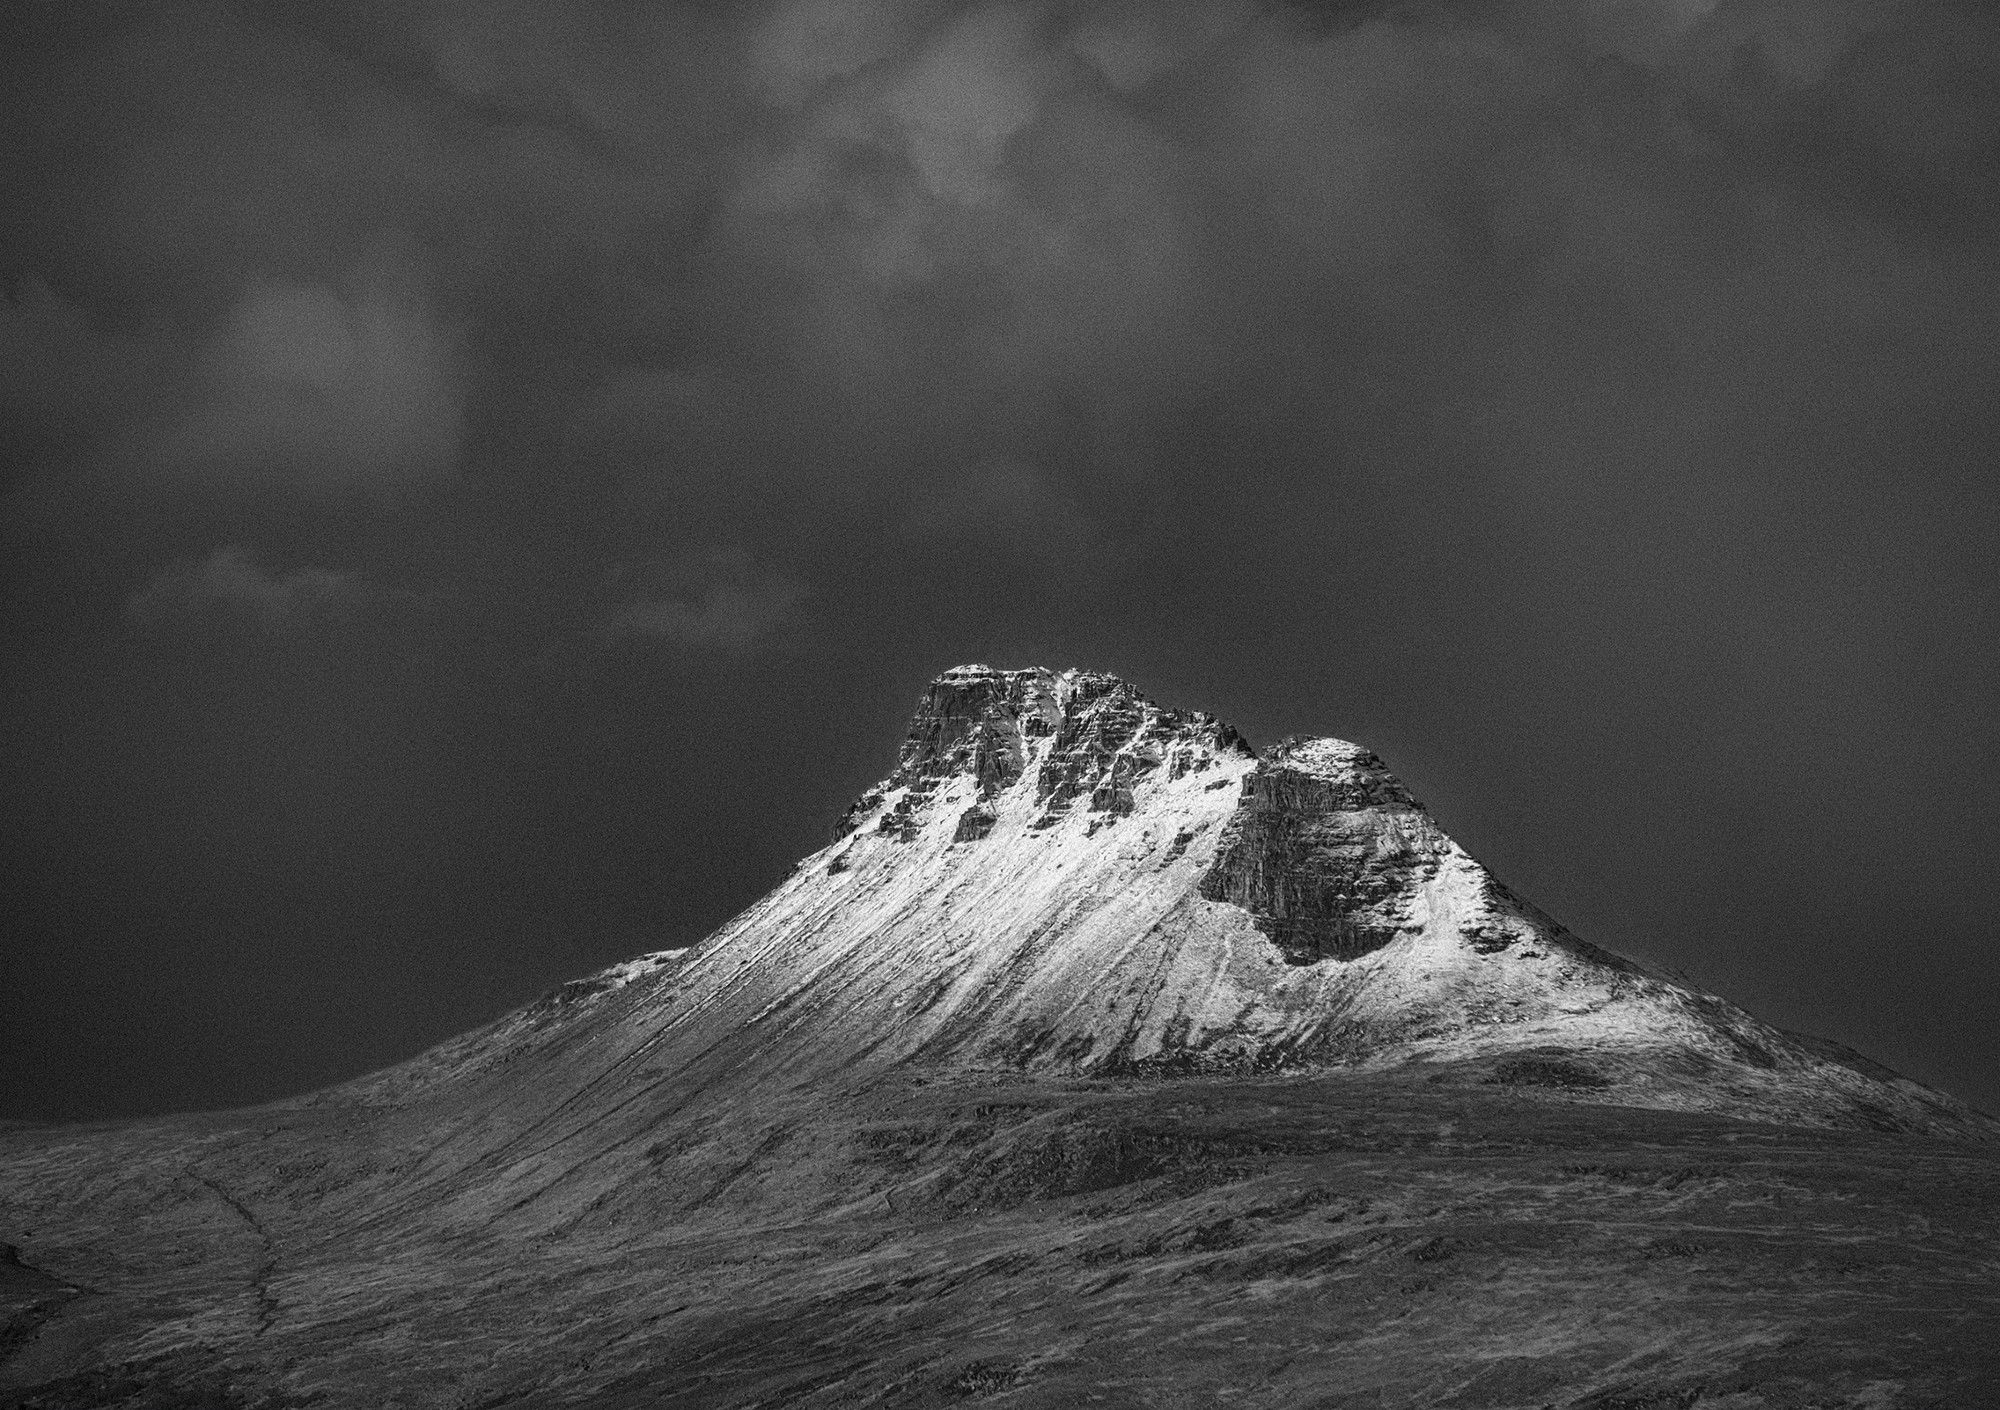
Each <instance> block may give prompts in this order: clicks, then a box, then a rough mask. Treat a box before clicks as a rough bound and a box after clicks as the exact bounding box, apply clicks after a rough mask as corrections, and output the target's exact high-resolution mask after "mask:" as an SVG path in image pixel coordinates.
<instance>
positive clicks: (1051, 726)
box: [834, 666, 1250, 842]
mask: <svg viewBox="0 0 2000 1410" xmlns="http://www.w3.org/2000/svg"><path fill="white" fill-rule="evenodd" d="M1249 754H1250V747H1249V745H1247V744H1246V743H1244V741H1243V738H1242V736H1240V735H1238V734H1237V733H1236V731H1235V730H1233V729H1231V728H1230V727H1229V726H1227V725H1225V724H1222V723H1220V722H1219V721H1217V720H1216V719H1215V717H1214V716H1212V715H1207V714H1203V713H1201V712H1199V711H1183V710H1166V709H1162V708H1161V707H1159V706H1158V705H1155V704H1154V703H1153V702H1152V701H1150V700H1148V699H1146V698H1145V697H1144V696H1143V695H1141V694H1139V692H1138V691H1136V690H1134V689H1133V688H1132V687H1131V686H1129V685H1127V684H1126V683H1125V682H1124V681H1121V680H1119V679H1118V678H1117V677H1115V676H1107V675H1099V674H1097V673H1094V672H1090V671H1064V672H1061V673H1060V674H1058V673H1056V672H1052V671H1046V670H1040V669H1031V670H1024V671H996V670H994V669H993V668H992V667H990V666H959V667H957V668H955V669H953V670H949V671H946V672H945V673H944V674H943V675H941V676H939V677H938V678H937V679H936V680H934V681H932V682H931V684H930V686H929V688H928V689H926V690H925V691H924V694H923V698H922V699H921V700H920V701H918V703H917V713H916V716H915V718H914V719H912V720H911V722H910V733H909V737H908V738H907V739H906V740H905V741H904V743H903V748H902V752H901V753H900V754H899V755H898V757H897V760H896V769H895V772H894V773H892V774H890V775H889V777H888V778H887V779H885V780H883V782H882V783H881V785H880V786H878V787H876V788H872V789H870V790H869V791H868V792H866V793H864V794H862V795H861V797H860V798H858V799H856V800H855V802H854V805H853V806H852V807H850V808H849V809H848V810H847V812H846V814H845V815H843V816H842V818H841V820H840V823H839V825H838V826H837V827H836V828H835V829H834V838H835V840H836V841H838V840H839V839H840V838H842V837H845V836H846V835H847V834H848V833H850V832H852V831H854V830H855V829H856V828H857V827H859V826H860V825H861V823H862V821H863V820H864V819H866V818H868V817H870V816H871V815H875V814H876V813H877V810H878V809H880V808H881V806H882V804H883V802H884V801H885V800H886V799H888V798H889V797H890V795H892V794H895V795H897V796H896V798H895V801H894V803H893V804H892V806H891V807H890V808H889V809H887V810H886V811H882V812H881V813H880V814H879V817H878V820H877V822H876V824H875V826H876V829H877V830H878V831H880V832H883V833H887V834H889V835H890V836H893V837H896V838H897V839H898V840H900V841H905V842H907V841H912V840H914V838H915V837H916V835H917V834H916V831H915V829H913V828H912V827H910V826H909V822H910V819H911V818H912V816H913V815H914V814H915V813H916V812H917V811H918V810H919V809H921V808H923V807H925V806H926V805H927V804H929V803H930V801H931V800H932V798H933V796H934V795H935V794H936V793H937V792H938V790H939V788H940V787H942V786H944V785H946V784H948V783H951V782H953V781H956V780H962V779H970V780H971V781H972V783H973V785H974V787H975V791H976V793H977V795H978V798H979V800H980V801H979V802H978V803H977V804H975V805H974V806H973V807H971V808H968V809H967V810H966V812H965V813H964V814H962V815H961V818H960V826H959V829H958V831H957V833H955V834H954V838H953V840H954V841H958V842H970V841H977V840H978V839H979V838H981V837H984V836H985V835H986V834H987V833H988V832H990V831H991V830H992V827H993V823H994V821H995V820H996V815H995V814H994V813H993V811H992V809H991V808H990V807H989V806H987V804H988V803H989V801H990V800H991V799H992V798H994V797H995V796H996V795H997V794H999V793H1001V792H1002V791H1003V790H1005V789H1008V788H1010V787H1012V786H1013V785H1014V784H1015V783H1016V782H1017V781H1018V780H1019V779H1020V778H1021V776H1022V773H1023V771H1024V770H1025V769H1026V768H1027V767H1028V765H1029V763H1030V762H1031V761H1032V762H1033V763H1034V765H1035V778H1034V795H1035V800H1036V802H1037V804H1038V805H1039V807H1040V810H1041V811H1040V813H1039V815H1038V816H1037V817H1036V819H1035V821H1034V823H1033V824H1032V825H1033V826H1035V827H1037V828H1047V827H1052V826H1054V825H1055V823H1056V822H1057V820H1059V819H1060V818H1061V816H1062V815H1063V814H1065V813H1067V812H1068V811H1069V809H1070V806H1071V804H1072V803H1073V802H1074V801H1075V800H1077V799H1079V798H1085V797H1087V798H1088V799H1089V800H1090V802H1089V808H1090V811H1092V812H1101V813H1102V812H1108V813H1113V814H1118V815H1121V816H1122V815H1123V814H1126V813H1130V812H1131V811H1132V806H1133V793H1132V789H1133V785H1134V784H1136V783H1137V782H1138V781H1139V780H1140V779H1142V778H1144V777H1145V776H1146V775H1147V774H1149V773H1151V772H1152V771H1153V770H1155V769H1157V768H1160V767H1161V766H1163V765H1164V766H1165V767H1166V768H1167V769H1168V770H1169V772H1170V774H1171V776H1173V777H1175V778H1178V777H1180V775H1181V774H1183V773H1186V772H1188V771H1190V770H1194V771H1197V772H1199V771H1201V770H1204V769H1207V768H1208V767H1210V765H1211V764H1212V763H1213V761H1214V760H1215V759H1216V758H1218V757H1236V756H1242V757H1248V756H1249Z"/></svg>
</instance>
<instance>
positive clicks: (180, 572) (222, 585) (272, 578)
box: [125, 544, 365, 632]
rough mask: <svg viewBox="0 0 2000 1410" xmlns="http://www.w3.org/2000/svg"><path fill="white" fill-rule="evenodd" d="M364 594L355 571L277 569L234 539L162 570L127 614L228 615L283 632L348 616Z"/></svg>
mask: <svg viewBox="0 0 2000 1410" xmlns="http://www.w3.org/2000/svg"><path fill="white" fill-rule="evenodd" d="M364 594H365V590H364V588H363V586H362V584H361V581H360V579H358V578H356V577H355V576H354V575H352V574H349V573H337V572H333V571H331V570H330V569H326V568H312V567H306V568H295V569H293V570H292V571H291V572H289V573H272V572H270V571H268V570H266V569H264V568H261V567H259V566H258V565H257V563H256V561H255V560H254V559H253V558H252V557H251V555H250V552H249V550H248V549H246V548H244V547H242V546H241V545H238V544H230V545H227V546H225V547H222V548H218V549H216V550H215V552H213V553H211V554H210V555H209V556H208V557H207V558H205V559H199V560H195V559H184V560H182V561H181V562H178V563H175V564H173V565H172V566H170V567H168V568H164V569H162V570H161V571H160V572H158V573H156V574H155V575H154V576H153V578H152V580H151V581H150V582H148V583H147V584H146V585H145V586H144V587H143V588H141V589H140V590H139V591H138V592H136V593H134V594H133V595H132V596H131V597H130V598H129V599H128V600H127V601H126V604H125V614H126V616H127V617H128V618H130V619H131V620H132V621H134V622H138V623H141V624H144V625H148V626H152V625H158V624H162V623H167V622H173V621H195V620H200V619H204V618H214V617H223V618H228V619H235V620H238V621H244V622H249V623H252V624H254V625H256V626H258V627H261V628H263V629H264V630H266V631H272V632H279V631H287V630H292V629H296V628H299V627H302V626H306V625H309V624H312V623H315V622H324V621H330V620H338V619H340V618H343V617H345V616H347V615H348V614H349V612H350V611H351V609H352V608H353V606H354V605H355V604H356V603H357V602H358V601H360V600H361V598H362V597H363V596H364Z"/></svg>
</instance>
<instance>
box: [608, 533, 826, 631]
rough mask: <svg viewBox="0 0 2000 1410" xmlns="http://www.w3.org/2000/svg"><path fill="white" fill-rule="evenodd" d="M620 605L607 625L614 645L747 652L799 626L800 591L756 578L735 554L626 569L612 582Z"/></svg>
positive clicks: (764, 577)
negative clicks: (634, 643) (630, 643)
mask: <svg viewBox="0 0 2000 1410" xmlns="http://www.w3.org/2000/svg"><path fill="white" fill-rule="evenodd" d="M613 576H614V579H615V581H616V584H617V590H618V592H619V595H621V596H623V597H624V598H625V601H624V602H623V603H622V604H621V605H619V606H618V607H617V608H615V609H614V610H613V612H612V614H611V616H610V619H609V621H608V622H607V624H606V631H607V632H608V633H609V634H610V635H611V636H613V637H619V638H625V639H628V640H635V641H641V642H659V643H663V644H668V645H672V646H679V647H692V648H708V649H718V650H724V651H731V652H745V651H750V650H753V649H756V648H759V647H763V646H767V645H770V644H771V643H772V642H774V641H775V640H776V639H778V638H779V637H780V636H781V635H782V633H783V632H784V631H785V630H786V629H787V628H790V627H792V626H794V625H796V624H797V622H798V613H797V609H798V604H799V602H800V600H801V599H802V598H803V597H804V593H803V591H802V590H801V589H800V588H799V587H798V585H797V584H795V583H791V582H788V581H786V580H785V579H783V578H781V577H777V576H775V575H771V574H768V573H764V572H760V571H759V570H758V569H757V568H756V567H755V566H754V565H753V564H752V563H751V562H750V560H749V559H748V558H747V557H745V556H743V555H740V554H726V553H725V554H712V555H706V556H702V557H698V558H696V559H694V560H691V561H688V562H684V563H674V564H663V563H658V562H655V563H648V564H639V565H627V566H625V567H624V568H621V569H620V570H618V571H617V572H616V573H615V574H614V575H613Z"/></svg>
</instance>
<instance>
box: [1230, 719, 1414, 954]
mask: <svg viewBox="0 0 2000 1410" xmlns="http://www.w3.org/2000/svg"><path fill="white" fill-rule="evenodd" d="M1449 847H1450V839H1449V838H1447V837H1446V836H1445V835H1444V834H1443V833H1442V832H1440V831H1439V830H1438V829H1437V827H1436V826H1435V825H1434V824H1433V823H1432V822H1431V820H1430V816H1429V814H1427V813H1426V812H1425V811H1424V808H1423V805H1422V804H1421V803H1419V802H1417V800H1416V799H1414V798H1412V797H1410V795H1409V791H1408V790H1407V789H1405V788H1404V787H1403V785H1402V784H1401V783H1399V782H1397V781H1396V779H1395V777H1394V776H1393V775H1391V774H1390V772H1389V771H1388V770H1387V769H1386V768H1384V767H1383V765H1382V761H1381V760H1380V759H1378V758H1376V757H1375V756H1374V755H1373V754H1371V753H1369V752H1368V751H1367V750H1365V749H1362V748H1360V747H1358V746H1356V745H1352V744H1348V743H1345V742H1344V741H1341V740H1333V739H1315V740H1307V741H1305V742H1303V743H1287V744H1283V745H1280V746H1278V747H1277V748H1276V749H1273V750H1271V751H1270V752H1269V753H1268V754H1266V755H1265V756H1264V758H1263V759H1262V760H1261V761H1260V762H1259V763H1258V765H1257V767H1256V768H1255V769H1254V770H1252V771H1251V772H1250V773H1249V774H1248V775H1246V776H1245V777H1244V779H1243V796H1242V799H1241V801H1240V802H1239V803H1238V804H1237V808H1236V812H1235V814H1234V815H1233V816H1232V817H1231V818H1230V819H1229V822H1228V825H1227V826H1226V827H1225V828H1224V830H1223V834H1222V840H1221V843H1220V844H1219V845H1218V847H1217V849H1216V857H1215V865H1214V867H1213V868H1211V869H1210V871H1209V873H1208V875H1207V876H1205V877H1203V878H1202V881H1201V894H1202V895H1203V896H1205V897H1207V898H1208V899H1209V900H1211V901H1228V902H1230V903H1232V904H1234V905H1238V906H1241V907H1242V908H1243V909H1244V910H1246V911H1248V912H1249V913H1250V914H1251V915H1252V916H1254V917H1255V918H1256V922H1257V928H1258V929H1259V930H1261V931H1263V932H1264V933H1265V934H1266V935H1268V936H1270V937H1271V941H1272V943H1273V944H1275V945H1276V946H1277V947H1278V949H1279V950H1280V951H1282V952H1283V954H1284V956H1285V959H1286V961H1287V962H1288V963H1291V964H1295V965H1307V964H1314V963H1316V962H1318V961H1319V960H1322V959H1329V958H1331V959H1341V960H1351V959H1356V958H1359V957H1360V956H1362V955H1365V954H1367V953H1368V952H1369V951H1371V950H1379V949H1381V948H1382V947H1383V946H1384V945H1387V944H1389V943H1390V942H1391V941H1393V940H1394V939H1395V938H1396V936H1397V935H1398V934H1399V933H1401V931H1402V930H1403V928H1404V926H1406V925H1407V924H1409V922H1410V917H1411V906H1412V902H1413V901H1414V899H1415V896H1416V889H1417V887H1418V886H1420V885H1421V884H1422V883H1424V882H1427V881H1430V880H1432V879H1433V878H1435V877H1436V875H1437V873H1438V868H1439V867H1440V866H1441V865H1443V862H1444V859H1445V857H1446V856H1447V855H1448V851H1449Z"/></svg>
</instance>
